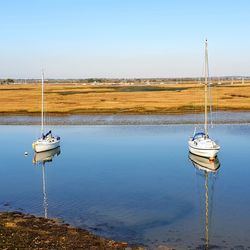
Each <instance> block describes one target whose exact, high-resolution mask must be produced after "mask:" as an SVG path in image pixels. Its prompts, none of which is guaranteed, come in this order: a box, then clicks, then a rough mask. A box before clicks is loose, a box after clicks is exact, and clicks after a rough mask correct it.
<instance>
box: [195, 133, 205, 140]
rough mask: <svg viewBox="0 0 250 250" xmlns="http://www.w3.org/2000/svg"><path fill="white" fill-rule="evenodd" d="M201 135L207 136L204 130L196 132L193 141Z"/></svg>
mask: <svg viewBox="0 0 250 250" xmlns="http://www.w3.org/2000/svg"><path fill="white" fill-rule="evenodd" d="M199 136H205V133H204V132H198V133H195V135H194V136H193V139H192V141H194V140H195V139H196V138H197V137H199Z"/></svg>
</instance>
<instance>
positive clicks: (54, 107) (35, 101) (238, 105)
mask: <svg viewBox="0 0 250 250" xmlns="http://www.w3.org/2000/svg"><path fill="white" fill-rule="evenodd" d="M211 91H212V96H213V110H224V111H225V110H227V111H250V82H245V83H244V84H241V83H236V84H233V85H231V84H222V85H213V87H212V88H211ZM203 103H204V86H203V85H202V84H197V83H188V84H185V83H184V84H164V85H144V86H110V85H109V86H108V85H100V86H93V85H81V84H78V85H76V84H45V111H46V112H47V113H51V114H55V115H67V114H184V113H197V112H202V111H203V109H204V106H203ZM40 112H41V84H18V85H0V113H1V114H2V115H4V114H6V115H9V114H25V115H38V114H39V113H40Z"/></svg>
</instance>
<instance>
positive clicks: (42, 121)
mask: <svg viewBox="0 0 250 250" xmlns="http://www.w3.org/2000/svg"><path fill="white" fill-rule="evenodd" d="M43 92H44V72H43V70H42V114H41V132H42V134H43V126H44V115H43V113H44V93H43Z"/></svg>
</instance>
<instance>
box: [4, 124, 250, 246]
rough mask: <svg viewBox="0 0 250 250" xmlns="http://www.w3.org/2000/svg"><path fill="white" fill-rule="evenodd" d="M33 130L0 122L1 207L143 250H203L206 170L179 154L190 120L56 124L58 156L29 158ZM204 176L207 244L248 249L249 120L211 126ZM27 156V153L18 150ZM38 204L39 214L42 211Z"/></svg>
mask: <svg viewBox="0 0 250 250" xmlns="http://www.w3.org/2000/svg"><path fill="white" fill-rule="evenodd" d="M39 129H40V128H39V126H31V125H30V126H5V125H4V126H0V138H1V144H0V152H1V162H0V190H1V192H0V210H2V211H3V210H4V211H6V210H7V211H13V210H18V211H22V212H25V213H32V214H35V215H39V216H45V212H46V211H47V213H48V216H49V217H52V218H60V219H62V220H64V221H65V222H68V223H70V224H73V225H75V226H79V227H82V228H86V229H88V230H90V231H91V232H93V233H95V234H98V235H102V236H105V237H107V238H112V239H114V240H119V241H127V242H129V243H130V244H136V245H144V246H147V247H148V248H149V249H157V247H159V246H169V247H174V248H175V249H196V248H197V249H203V248H204V245H205V244H206V230H205V221H206V220H205V212H206V211H205V210H206V209H205V197H206V196H205V191H206V188H205V174H204V171H201V170H198V169H197V168H195V167H194V165H193V164H192V162H191V161H190V160H189V157H188V147H187V140H188V137H189V136H190V135H192V133H193V126H191V125H161V126H143V125H141V126H133V125H130V126H125V125H120V126H112V125H108V126H105V125H99V126H55V127H53V130H54V132H55V133H56V134H58V135H60V136H61V138H62V141H61V148H60V151H61V153H60V154H59V155H55V156H54V157H53V159H52V161H47V162H45V163H44V170H45V176H44V177H45V181H46V186H45V190H46V202H44V192H43V185H44V183H43V179H42V178H43V176H42V168H43V167H42V164H33V157H34V154H33V151H32V148H31V143H32V141H33V140H34V139H35V138H36V137H37V136H38V135H39ZM210 136H211V137H213V138H215V139H217V140H218V142H219V144H220V145H221V151H220V152H219V157H218V159H219V162H220V168H219V170H218V171H217V172H216V173H209V174H208V186H209V187H208V196H209V207H208V208H209V211H208V219H209V226H208V229H209V231H208V232H209V246H210V247H211V248H212V247H213V249H231V248H236V247H243V249H245V248H246V249H247V247H250V223H249V222H250V220H249V219H250V199H249V197H250V185H249V180H250V125H249V124H241V125H237V124H234V125H217V126H216V127H215V128H213V129H212V130H210ZM25 151H27V152H28V156H25V155H24V152H25ZM45 210H46V211H45Z"/></svg>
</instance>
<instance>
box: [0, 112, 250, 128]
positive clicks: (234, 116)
mask: <svg viewBox="0 0 250 250" xmlns="http://www.w3.org/2000/svg"><path fill="white" fill-rule="evenodd" d="M210 117H212V120H213V123H215V124H235V123H237V124H239V123H240V124H242V123H250V112H213V113H212V115H210ZM203 122H204V114H190V115H70V116H47V118H46V123H47V125H168V124H198V123H201V124H202V123H203ZM40 123H41V117H40V116H24V115H19V116H10V115H9V116H7V115H5V116H1V115H0V125H40Z"/></svg>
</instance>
